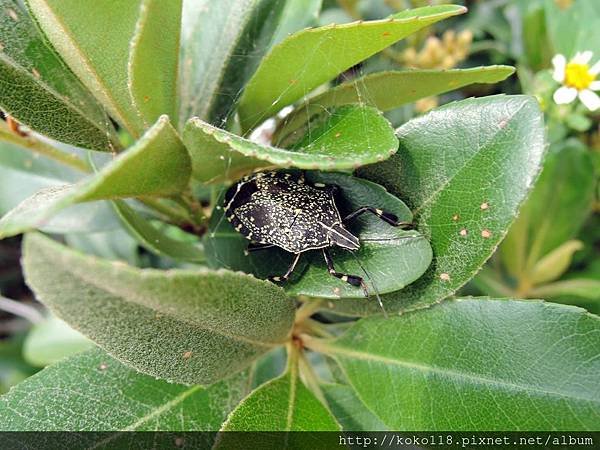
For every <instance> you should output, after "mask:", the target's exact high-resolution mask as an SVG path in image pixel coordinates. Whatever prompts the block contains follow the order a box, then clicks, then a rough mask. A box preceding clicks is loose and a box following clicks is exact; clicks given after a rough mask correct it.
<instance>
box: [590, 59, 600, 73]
mask: <svg viewBox="0 0 600 450" xmlns="http://www.w3.org/2000/svg"><path fill="white" fill-rule="evenodd" d="M590 73H591V74H592V75H598V74H599V73H600V61H596V64H594V65H593V66H592V67H591V68H590Z"/></svg>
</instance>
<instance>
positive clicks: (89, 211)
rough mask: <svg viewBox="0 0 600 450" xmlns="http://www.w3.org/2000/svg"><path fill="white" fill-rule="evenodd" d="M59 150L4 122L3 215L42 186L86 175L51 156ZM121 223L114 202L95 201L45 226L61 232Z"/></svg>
mask: <svg viewBox="0 0 600 450" xmlns="http://www.w3.org/2000/svg"><path fill="white" fill-rule="evenodd" d="M40 146H41V147H40ZM31 147H35V150H33V151H32V149H31ZM40 150H42V151H40ZM57 151H59V150H57V149H55V148H54V147H52V146H50V145H47V144H44V143H41V142H38V141H33V140H32V139H30V138H22V137H20V136H17V135H15V134H10V132H8V130H7V129H6V127H5V126H3V125H2V124H1V123H0V215H4V214H6V213H7V212H8V211H10V210H11V209H13V208H15V207H16V206H17V205H18V204H19V203H20V202H22V201H23V200H25V199H26V198H27V197H29V196H31V195H33V194H35V193H36V192H37V191H39V190H40V189H45V188H49V187H57V186H61V185H64V184H65V183H73V182H76V181H78V180H80V179H81V178H82V177H83V174H82V173H79V172H77V171H74V170H73V169H71V168H69V167H66V166H65V165H63V164H60V163H58V162H56V161H55V160H54V159H51V158H49V157H48V156H47V155H48V154H49V153H53V152H57ZM61 154H62V155H63V156H67V157H68V156H70V155H68V154H67V153H64V154H63V153H61ZM79 161H80V162H81V160H79ZM118 226H119V220H118V218H117V217H116V216H115V214H114V213H113V211H112V208H111V207H110V204H108V203H106V202H95V203H88V204H82V205H77V206H75V207H72V208H68V209H66V210H64V211H61V212H60V213H58V214H57V215H56V216H54V217H53V218H52V219H51V220H50V221H49V222H48V223H47V224H46V225H44V226H43V230H44V231H47V232H49V233H59V234H62V233H70V232H75V233H77V232H79V233H81V232H86V233H90V232H92V233H93V232H97V231H105V230H111V229H114V228H117V227H118Z"/></svg>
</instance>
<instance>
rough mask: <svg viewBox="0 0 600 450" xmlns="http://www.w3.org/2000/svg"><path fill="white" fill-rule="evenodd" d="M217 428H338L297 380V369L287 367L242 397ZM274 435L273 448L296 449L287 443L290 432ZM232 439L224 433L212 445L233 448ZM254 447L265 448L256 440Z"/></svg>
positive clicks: (279, 429) (268, 437) (300, 429)
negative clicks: (275, 442) (275, 446)
mask: <svg viewBox="0 0 600 450" xmlns="http://www.w3.org/2000/svg"><path fill="white" fill-rule="evenodd" d="M221 430H222V431H274V430H276V431H309V430H310V431H338V430H339V425H338V424H337V423H336V421H335V419H334V418H333V416H332V415H331V413H330V412H329V411H328V410H327V409H326V408H325V406H323V405H322V404H321V402H319V400H317V398H316V397H315V396H314V395H313V394H312V393H311V392H310V391H309V390H308V389H307V388H306V387H305V386H304V384H303V383H302V381H300V379H299V377H298V373H297V370H294V369H291V370H290V369H288V370H287V371H286V373H284V374H283V375H282V376H281V377H279V378H276V379H274V380H271V381H269V382H268V383H266V384H263V385H262V386H260V387H259V388H257V389H255V390H254V391H253V392H252V393H251V394H250V395H249V396H248V397H246V398H245V399H244V400H243V401H242V402H241V403H240V404H239V405H238V406H237V407H236V408H235V409H234V410H233V412H232V413H231V414H230V415H229V417H228V418H227V421H226V422H225V423H224V424H223V427H222V428H221ZM296 437H298V435H296ZM261 438H263V435H262V434H261V435H258V436H257V439H261ZM276 438H277V440H278V441H279V442H280V446H279V447H277V448H290V447H291V448H296V447H295V446H294V445H292V444H291V442H290V441H292V442H293V439H294V434H289V435H286V434H285V433H280V434H279V435H278V436H277V437H276ZM264 439H266V440H267V442H270V443H271V444H274V441H271V439H273V438H272V437H270V436H268V435H265V436H264ZM288 439H289V440H290V441H288ZM300 439H303V438H302V437H300ZM232 441H235V435H234V437H233V438H232V439H231V440H230V439H228V434H227V433H224V434H222V435H221V436H220V438H219V439H218V440H217V445H216V448H227V449H230V448H237V447H235V446H232V445H231V444H235V442H232ZM255 446H256V448H266V447H265V446H264V445H261V443H258V442H256V443H255ZM288 446H289V447H288ZM269 448H271V447H270V446H269Z"/></svg>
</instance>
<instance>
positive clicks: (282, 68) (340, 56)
mask: <svg viewBox="0 0 600 450" xmlns="http://www.w3.org/2000/svg"><path fill="white" fill-rule="evenodd" d="M465 11H466V9H465V8H464V7H462V6H454V5H443V6H431V7H425V8H417V9H413V10H406V11H403V12H400V13H398V14H395V15H393V16H390V17H389V18H388V19H385V20H377V21H371V22H354V23H350V24H343V25H329V26H325V27H321V28H315V29H308V30H303V31H300V32H298V33H296V34H294V35H292V36H290V37H288V38H287V39H285V40H284V41H283V42H281V43H280V44H279V45H277V46H276V47H274V48H273V49H272V50H271V52H270V53H269V54H268V55H267V56H266V57H265V58H264V59H263V61H262V63H261V64H260V66H259V67H258V69H257V70H256V73H255V74H254V76H253V77H252V78H251V79H250V81H249V82H248V84H247V85H246V87H245V89H244V93H243V94H242V98H241V100H240V106H239V113H240V120H241V123H242V128H243V129H244V130H248V129H251V128H254V127H255V126H256V125H258V124H260V123H261V122H262V121H263V120H265V119H267V118H268V117H270V116H272V115H273V114H275V113H276V112H277V111H279V110H280V109H281V108H283V107H284V106H286V105H289V104H291V103H294V102H295V101H296V100H299V99H300V98H301V97H303V96H304V95H306V94H307V93H309V92H310V91H312V90H313V89H315V88H316V87H318V86H320V85H321V84H323V83H326V82H327V81H330V80H331V79H333V78H335V76H336V75H338V74H340V73H342V72H343V71H345V70H347V69H349V68H350V67H352V66H354V65H355V64H358V63H359V62H361V61H362V60H364V59H366V58H368V57H369V56H371V55H374V54H375V53H377V52H379V51H381V50H383V49H384V48H386V47H388V46H390V45H392V44H394V43H395V42H397V41H399V40H401V39H403V38H405V37H406V36H408V35H410V34H412V33H414V32H415V31H417V30H420V29H421V28H424V27H426V26H428V25H431V24H434V23H436V22H439V21H440V20H443V19H445V18H447V17H451V16H454V15H457V14H461V13H464V12H465Z"/></svg>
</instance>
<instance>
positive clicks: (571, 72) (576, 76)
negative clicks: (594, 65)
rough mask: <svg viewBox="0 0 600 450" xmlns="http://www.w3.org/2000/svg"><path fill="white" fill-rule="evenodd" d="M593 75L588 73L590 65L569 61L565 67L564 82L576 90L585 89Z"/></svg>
mask: <svg viewBox="0 0 600 450" xmlns="http://www.w3.org/2000/svg"><path fill="white" fill-rule="evenodd" d="M594 78H595V77H594V75H592V74H591V73H590V66H588V65H587V64H577V63H573V62H570V63H569V64H567V68H566V69H565V84H566V85H567V86H569V87H574V88H575V89H577V90H578V91H581V90H583V89H587V88H588V87H590V84H592V81H594Z"/></svg>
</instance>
